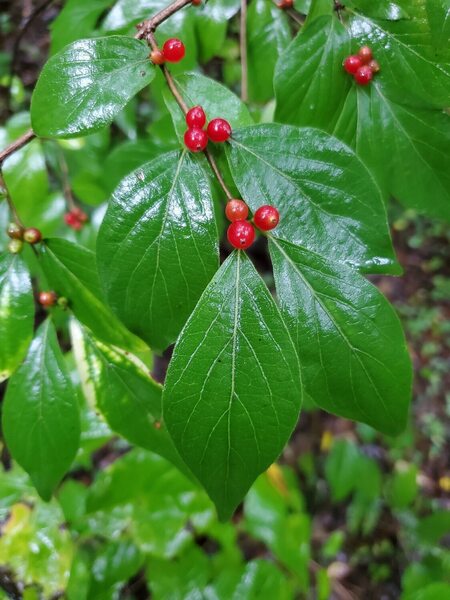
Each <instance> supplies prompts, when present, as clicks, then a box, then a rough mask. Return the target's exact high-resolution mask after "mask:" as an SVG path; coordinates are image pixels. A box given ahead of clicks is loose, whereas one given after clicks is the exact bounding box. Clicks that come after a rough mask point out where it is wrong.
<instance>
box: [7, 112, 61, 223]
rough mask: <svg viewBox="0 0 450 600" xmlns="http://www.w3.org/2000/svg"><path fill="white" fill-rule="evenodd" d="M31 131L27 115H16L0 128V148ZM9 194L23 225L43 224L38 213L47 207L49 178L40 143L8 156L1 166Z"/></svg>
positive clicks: (35, 142) (38, 141)
mask: <svg viewBox="0 0 450 600" xmlns="http://www.w3.org/2000/svg"><path fill="white" fill-rule="evenodd" d="M29 128H30V115H29V114H28V113H25V112H22V113H17V114H15V115H14V116H13V117H12V118H11V119H10V120H9V121H8V123H7V125H6V127H5V128H0V147H1V148H4V147H6V146H7V145H8V144H10V143H12V142H13V141H15V140H16V139H17V137H18V136H20V135H22V134H23V133H25V132H26V131H27V130H28V129H29ZM2 174H3V177H4V180H5V183H6V185H7V186H8V190H9V194H10V196H11V198H12V200H13V202H14V204H15V206H16V208H17V211H18V212H19V214H20V216H21V218H22V219H23V221H24V222H25V223H30V224H31V223H32V224H33V226H35V227H40V226H41V224H42V220H41V213H42V211H43V210H45V209H46V208H48V206H49V202H48V176H47V169H46V165H45V156H44V152H43V148H42V143H41V142H40V140H32V141H31V142H30V143H29V144H27V145H26V146H24V147H23V148H21V149H20V150H18V151H17V152H14V153H13V154H11V155H10V156H9V157H8V158H7V159H6V160H5V162H4V163H3V165H2Z"/></svg>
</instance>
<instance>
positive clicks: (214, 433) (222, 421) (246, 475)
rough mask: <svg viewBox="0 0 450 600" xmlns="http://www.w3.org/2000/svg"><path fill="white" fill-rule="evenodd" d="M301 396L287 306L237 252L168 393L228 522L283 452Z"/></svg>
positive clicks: (176, 422) (180, 441)
mask: <svg viewBox="0 0 450 600" xmlns="http://www.w3.org/2000/svg"><path fill="white" fill-rule="evenodd" d="M301 396H302V390H301V382H300V373H299V365H298V359H297V355H296V352H295V350H294V347H293V344H292V340H291V338H290V336H289V333H288V330H287V329H286V326H285V324H284V322H283V321H282V319H281V316H280V313H279V311H278V308H277V306H276V305H275V303H274V301H273V298H272V297H271V295H270V293H269V292H268V290H267V288H266V287H265V285H264V283H263V282H262V280H261V279H260V277H259V276H258V274H257V273H256V271H255V269H254V267H253V265H252V263H251V262H250V260H249V259H248V258H247V257H246V256H245V254H242V252H239V251H237V252H234V253H233V254H232V255H231V256H230V257H229V258H228V259H227V260H226V261H225V263H224V264H223V265H222V267H221V268H220V270H219V272H218V273H217V275H216V276H215V277H214V279H213V280H212V282H211V283H210V285H209V286H208V287H207V289H206V290H205V292H204V294H203V295H202V297H201V299H200V301H199V303H198V305H197V306H196V308H195V310H194V312H193V313H192V315H191V317H190V319H189V320H188V322H187V324H186V326H185V328H184V329H183V332H182V333H181V335H180V338H179V340H178V343H177V345H176V348H175V351H174V355H173V358H172V361H171V363H170V366H169V370H168V373H167V378H166V384H165V388H164V392H163V412H164V419H165V422H166V425H167V427H168V429H169V434H170V435H171V436H172V439H173V441H174V443H175V446H176V447H177V449H178V451H179V453H180V455H181V457H182V458H183V460H184V461H185V462H186V464H187V465H188V466H189V467H190V469H191V470H192V472H193V473H194V475H196V476H197V478H198V479H199V481H200V482H201V483H202V485H203V486H204V487H205V489H206V491H207V492H208V494H209V495H210V497H211V499H212V500H213V501H214V503H215V504H216V507H217V511H218V513H219V517H220V518H221V519H222V520H225V519H228V518H229V517H230V516H231V515H232V513H233V511H234V510H235V508H236V506H237V505H238V504H239V502H240V501H241V500H242V498H243V496H244V494H245V493H246V492H247V490H248V488H249V487H250V485H251V484H252V483H253V481H254V480H255V478H256V477H257V476H258V475H259V474H260V473H261V472H262V471H264V470H265V469H266V468H267V467H268V466H269V465H270V464H271V463H272V462H273V461H274V460H275V459H276V458H277V457H278V455H279V454H280V452H281V451H282V449H283V446H284V445H285V443H286V442H287V440H288V438H289V435H290V434H291V432H292V429H293V428H294V426H295V424H296V422H297V418H298V413H299V409H300V405H301V399H302V398H301Z"/></svg>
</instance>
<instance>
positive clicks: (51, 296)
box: [39, 292, 57, 308]
mask: <svg viewBox="0 0 450 600" xmlns="http://www.w3.org/2000/svg"><path fill="white" fill-rule="evenodd" d="M56 300H57V296H56V294H55V292H41V293H40V294H39V304H42V306H45V307H46V308H49V307H50V306H54V305H55V304H56Z"/></svg>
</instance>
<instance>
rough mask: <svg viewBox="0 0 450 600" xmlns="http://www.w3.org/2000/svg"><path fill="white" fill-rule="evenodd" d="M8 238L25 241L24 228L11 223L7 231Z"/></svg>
mask: <svg viewBox="0 0 450 600" xmlns="http://www.w3.org/2000/svg"><path fill="white" fill-rule="evenodd" d="M6 233H7V235H8V237H10V238H11V239H13V240H21V239H23V227H21V226H20V225H17V223H10V224H9V225H8V229H7V230H6Z"/></svg>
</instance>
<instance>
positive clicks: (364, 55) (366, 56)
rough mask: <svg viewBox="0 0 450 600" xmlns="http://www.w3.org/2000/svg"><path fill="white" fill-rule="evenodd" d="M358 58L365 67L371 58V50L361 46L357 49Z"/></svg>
mask: <svg viewBox="0 0 450 600" xmlns="http://www.w3.org/2000/svg"><path fill="white" fill-rule="evenodd" d="M358 56H359V58H360V59H361V60H362V62H363V64H364V65H367V64H369V63H370V61H371V60H372V58H373V54H372V50H371V49H370V48H369V46H363V47H362V48H360V49H359V52H358Z"/></svg>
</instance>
